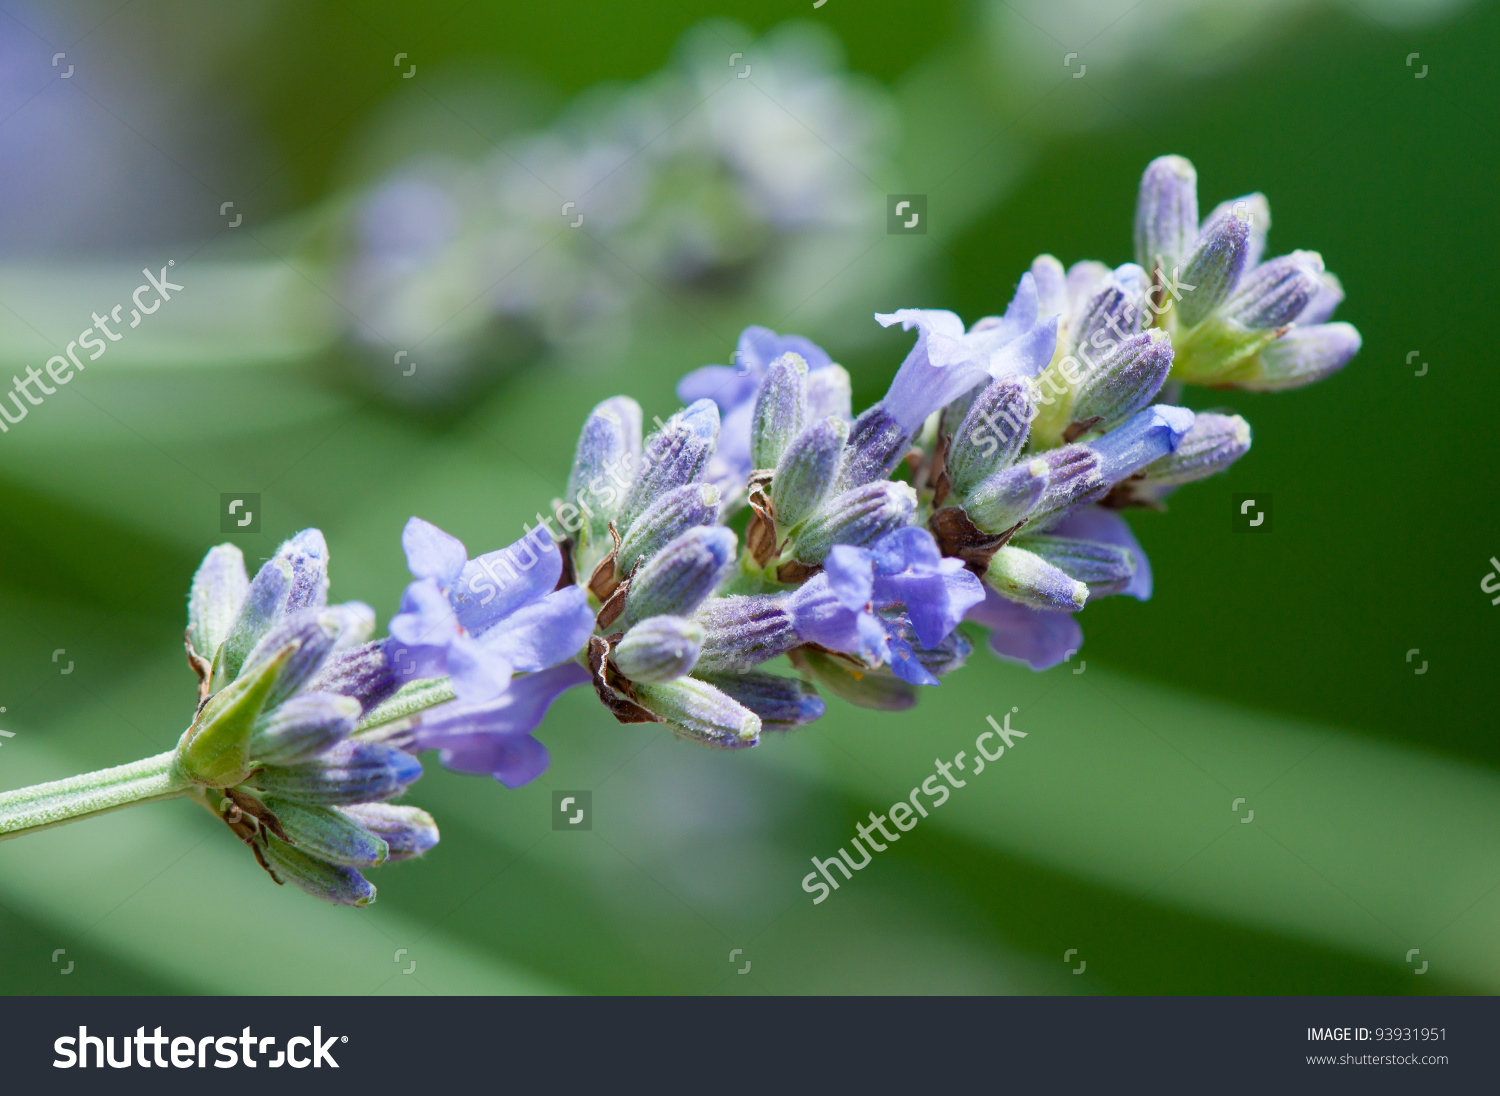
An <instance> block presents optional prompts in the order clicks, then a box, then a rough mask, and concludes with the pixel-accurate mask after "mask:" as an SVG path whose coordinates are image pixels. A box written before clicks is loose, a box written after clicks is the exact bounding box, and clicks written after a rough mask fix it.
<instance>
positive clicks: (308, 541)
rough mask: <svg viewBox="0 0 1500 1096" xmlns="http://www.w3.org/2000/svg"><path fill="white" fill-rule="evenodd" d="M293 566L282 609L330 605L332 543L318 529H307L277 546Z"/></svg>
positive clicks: (280, 554)
mask: <svg viewBox="0 0 1500 1096" xmlns="http://www.w3.org/2000/svg"><path fill="white" fill-rule="evenodd" d="M276 556H277V558H278V559H284V560H286V561H287V562H288V563H289V564H291V567H292V581H291V585H290V587H288V589H287V592H286V604H285V606H284V607H283V609H282V611H283V612H285V613H297V612H301V611H302V610H303V609H321V608H322V607H323V606H325V605H327V604H328V542H327V541H325V540H324V539H323V534H322V532H321V531H319V530H317V529H304V530H302V532H300V533H298V534H297V535H296V536H294V537H292V539H291V540H288V541H286V542H285V543H284V544H282V546H281V547H280V548H278V549H276Z"/></svg>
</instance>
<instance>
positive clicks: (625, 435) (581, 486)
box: [564, 396, 641, 545]
mask: <svg viewBox="0 0 1500 1096" xmlns="http://www.w3.org/2000/svg"><path fill="white" fill-rule="evenodd" d="M640 455H641V405H640V404H638V403H636V402H635V400H633V399H631V398H630V397H628V396H614V397H612V398H611V399H607V400H605V401H604V402H603V403H601V404H599V405H598V406H597V407H595V408H594V410H593V411H592V412H590V413H589V417H588V419H587V421H585V422H584V424H583V431H582V432H581V433H580V434H579V435H578V448H577V449H576V451H575V452H574V455H573V468H572V470H571V471H570V472H569V473H568V490H567V495H566V498H565V500H564V501H566V502H568V503H570V504H571V505H573V506H576V507H578V509H579V511H580V513H581V516H582V520H583V524H582V526H581V527H580V529H579V541H580V543H582V544H584V545H588V544H597V543H608V542H609V522H610V519H611V518H613V517H614V516H615V513H616V512H617V511H618V509H619V504H620V500H621V493H622V491H623V490H624V488H625V486H626V485H628V484H629V483H630V480H631V478H632V476H633V475H634V473H635V471H636V465H637V462H638V461H639V460H640Z"/></svg>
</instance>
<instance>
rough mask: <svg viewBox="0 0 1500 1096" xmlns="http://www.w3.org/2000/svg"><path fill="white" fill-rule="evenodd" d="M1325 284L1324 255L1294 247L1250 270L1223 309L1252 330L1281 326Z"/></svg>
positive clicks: (1291, 319)
mask: <svg viewBox="0 0 1500 1096" xmlns="http://www.w3.org/2000/svg"><path fill="white" fill-rule="evenodd" d="M1322 286H1323V256H1321V255H1319V254H1318V253H1317V252H1316V251H1294V252H1292V253H1291V254H1290V255H1282V256H1281V257H1280V258H1276V259H1272V260H1270V261H1269V262H1266V263H1262V264H1261V265H1260V266H1258V267H1256V268H1255V269H1254V270H1252V271H1249V272H1248V273H1247V274H1246V275H1245V276H1244V278H1243V279H1241V281H1240V284H1239V285H1238V286H1237V287H1236V288H1235V291H1234V294H1233V296H1231V297H1230V298H1229V299H1228V300H1227V301H1225V302H1224V308H1223V310H1222V311H1223V314H1224V315H1225V316H1227V317H1228V318H1229V319H1231V320H1234V321H1235V322H1236V323H1239V324H1240V325H1241V326H1243V327H1247V328H1250V329H1252V330H1266V329H1271V328H1278V327H1282V326H1283V325H1285V324H1289V323H1291V322H1292V321H1293V320H1295V319H1296V318H1297V314H1298V313H1300V312H1301V311H1302V310H1303V309H1304V308H1305V307H1307V302H1308V301H1310V300H1312V298H1313V295H1314V294H1316V293H1317V292H1318V290H1319V289H1321V288H1322Z"/></svg>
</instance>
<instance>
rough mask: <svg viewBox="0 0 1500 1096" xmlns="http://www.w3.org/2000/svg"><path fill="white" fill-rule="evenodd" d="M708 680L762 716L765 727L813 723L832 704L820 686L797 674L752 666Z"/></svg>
mask: <svg viewBox="0 0 1500 1096" xmlns="http://www.w3.org/2000/svg"><path fill="white" fill-rule="evenodd" d="M704 680H706V681H707V682H708V683H709V684H710V685H712V686H714V687H715V688H716V689H718V690H719V691H720V692H722V693H725V694H727V695H728V696H729V697H730V698H731V699H733V700H735V701H737V702H738V703H740V704H743V705H744V706H745V707H746V708H749V709H750V710H751V711H752V712H754V713H755V714H756V715H758V716H760V728H761V730H762V731H789V730H791V729H792V728H793V727H800V726H802V725H804V724H807V723H812V722H813V721H814V720H818V719H821V718H822V717H823V713H824V712H825V711H827V708H828V706H827V705H826V704H824V703H823V698H822V697H820V696H819V695H818V691H817V690H816V689H814V688H813V687H812V686H811V685H809V684H808V683H807V682H805V681H801V680H798V679H797V678H795V677H783V676H781V675H780V674H768V673H765V672H763V671H760V670H750V671H747V672H745V673H739V674H715V675H712V676H710V677H706V678H704Z"/></svg>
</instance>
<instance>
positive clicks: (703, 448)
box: [615, 400, 719, 529]
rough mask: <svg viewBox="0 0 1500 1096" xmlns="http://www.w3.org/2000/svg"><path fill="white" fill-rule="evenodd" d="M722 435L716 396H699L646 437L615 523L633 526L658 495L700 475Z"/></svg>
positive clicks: (622, 525) (690, 481)
mask: <svg viewBox="0 0 1500 1096" xmlns="http://www.w3.org/2000/svg"><path fill="white" fill-rule="evenodd" d="M718 439H719V408H718V405H717V404H715V403H714V401H713V400H698V401H697V402H695V403H694V404H693V405H692V406H690V407H687V408H685V409H683V410H681V411H679V412H677V414H675V415H673V416H672V417H671V418H670V419H668V420H667V421H666V423H665V425H663V426H662V428H661V429H660V430H658V431H657V432H656V433H654V434H652V435H651V437H650V438H648V439H647V440H646V448H645V452H644V453H642V454H641V460H640V465H641V468H640V471H639V473H637V475H636V477H635V480H634V482H632V483H631V485H630V490H629V491H627V492H626V493H625V500H624V502H622V503H621V505H620V511H619V516H618V517H617V518H616V521H615V524H616V526H617V527H619V528H626V529H628V528H629V527H630V524H631V522H633V521H635V519H636V518H638V517H640V516H641V514H643V513H645V511H646V507H648V506H650V505H651V504H652V503H653V502H655V501H656V500H657V499H658V498H660V497H661V496H662V495H664V494H665V493H666V492H668V491H670V490H672V488H674V487H681V486H683V485H684V484H688V483H692V482H693V481H694V480H697V479H699V478H700V477H701V476H702V474H703V470H704V468H706V467H707V466H708V460H709V458H710V457H712V456H713V453H714V446H715V444H716V443H717V442H718Z"/></svg>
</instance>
